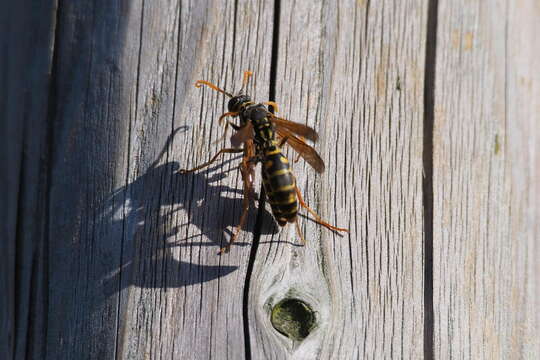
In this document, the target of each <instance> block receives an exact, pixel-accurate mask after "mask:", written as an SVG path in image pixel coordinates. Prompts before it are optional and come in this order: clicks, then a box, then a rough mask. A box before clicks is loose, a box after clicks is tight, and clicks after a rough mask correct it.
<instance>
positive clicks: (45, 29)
mask: <svg viewBox="0 0 540 360" xmlns="http://www.w3.org/2000/svg"><path fill="white" fill-rule="evenodd" d="M55 7H56V2H55V1H51V2H47V3H45V2H44V3H40V4H37V3H31V2H29V1H19V2H16V3H10V2H6V3H3V4H2V5H0V44H1V45H0V47H1V49H2V50H1V53H2V56H0V114H1V115H0V118H1V119H0V136H2V141H0V189H2V191H1V192H0V204H2V206H0V218H1V219H2V221H1V222H0V234H1V238H0V239H1V240H0V254H2V262H1V264H0V294H1V296H0V354H2V358H5V359H24V358H31V357H35V358H40V355H41V354H42V352H41V351H42V344H43V339H42V336H41V334H42V329H43V321H44V319H45V317H46V308H45V306H44V302H43V286H42V285H43V281H42V279H43V277H44V274H45V271H44V270H45V267H44V261H45V259H44V253H45V251H44V249H45V248H44V239H43V224H44V216H43V215H44V199H45V186H44V180H45V179H46V167H45V164H46V161H47V160H46V156H44V154H46V153H47V143H46V138H47V134H48V124H47V122H46V121H45V119H46V118H47V105H48V101H49V85H50V83H49V82H50V71H51V67H52V44H53V42H54V24H55V19H54V15H55Z"/></svg>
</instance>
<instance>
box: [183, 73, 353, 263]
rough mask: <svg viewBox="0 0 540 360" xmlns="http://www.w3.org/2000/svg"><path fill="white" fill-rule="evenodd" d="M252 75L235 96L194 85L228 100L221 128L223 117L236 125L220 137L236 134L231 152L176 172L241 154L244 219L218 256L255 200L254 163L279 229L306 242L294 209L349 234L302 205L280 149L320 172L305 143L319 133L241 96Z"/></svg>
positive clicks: (270, 103)
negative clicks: (291, 230)
mask: <svg viewBox="0 0 540 360" xmlns="http://www.w3.org/2000/svg"><path fill="white" fill-rule="evenodd" d="M252 74H253V73H252V72H251V71H245V72H244V77H243V81H242V87H241V89H240V90H239V91H238V93H237V94H236V95H233V94H231V93H229V92H227V91H225V90H222V89H220V88H219V87H217V86H216V85H214V84H212V83H210V82H208V81H205V80H198V81H197V82H195V87H197V88H199V87H201V86H203V85H206V86H208V87H210V88H211V89H213V90H216V91H218V92H220V93H222V94H223V95H225V96H227V97H229V98H230V100H229V103H228V105H227V107H228V112H226V113H224V114H223V115H221V117H220V118H219V124H222V123H223V121H224V120H225V119H226V118H227V117H233V118H236V117H238V118H239V120H240V124H235V123H233V122H231V121H228V120H227V122H226V124H225V131H224V134H223V137H226V134H227V129H228V126H231V127H232V128H233V129H234V130H235V131H236V132H235V134H234V135H232V137H231V138H230V141H231V145H232V148H223V149H221V150H220V151H219V152H218V153H217V154H216V155H214V156H213V157H212V158H211V159H210V160H209V161H207V162H206V163H204V164H202V165H200V166H197V167H195V168H193V169H190V170H186V169H182V170H180V172H181V173H183V174H186V173H190V172H193V171H197V170H200V169H203V168H205V167H207V166H209V165H210V164H212V163H213V162H215V161H216V160H217V159H218V158H219V156H220V155H222V154H226V153H243V157H242V162H241V164H240V172H241V174H242V181H243V184H244V189H243V194H244V198H243V201H242V215H241V216H240V221H239V224H238V226H237V227H236V231H235V232H234V233H233V235H232V237H231V239H230V241H229V243H228V244H227V246H225V247H223V248H222V249H221V250H220V253H223V252H228V251H229V249H230V247H231V245H232V244H233V242H234V241H235V240H236V238H237V237H238V234H239V233H240V231H241V230H242V228H243V226H244V224H245V222H246V218H247V214H248V211H249V206H250V203H251V202H252V200H253V197H254V191H253V182H254V175H255V167H256V165H257V164H258V163H262V180H263V186H264V190H265V193H266V196H267V199H268V202H269V203H270V206H271V208H272V214H273V216H274V218H275V219H276V221H277V223H278V224H279V225H280V226H285V225H286V224H287V223H295V225H296V231H297V233H298V236H299V237H300V239H301V241H302V243H305V240H304V237H303V235H302V232H301V231H300V226H299V225H298V205H300V206H302V207H303V208H305V209H306V210H307V211H308V212H309V213H310V214H311V215H312V216H313V217H314V218H315V221H316V222H317V223H318V224H320V225H322V226H324V227H326V228H328V229H330V230H332V231H343V232H348V230H347V229H343V228H339V227H336V226H332V225H330V224H328V223H327V222H325V221H323V220H321V218H320V217H319V215H317V213H316V212H315V211H313V210H312V209H311V208H310V207H309V206H308V205H307V204H306V203H305V202H304V200H303V198H302V195H301V193H300V190H299V189H298V186H297V184H296V179H295V177H294V175H293V173H292V171H291V167H290V164H289V161H288V160H287V158H286V157H285V156H284V155H283V152H282V150H281V148H282V147H283V146H284V145H285V144H287V145H290V146H291V147H292V148H293V149H294V150H295V151H296V152H297V153H298V155H299V157H302V158H303V159H304V160H305V161H307V163H308V164H310V165H311V166H312V167H313V168H314V169H315V171H316V172H318V173H322V172H324V169H325V165H324V161H323V160H322V159H321V157H320V156H319V154H318V153H317V152H316V151H315V149H313V148H312V147H311V146H309V145H308V144H307V143H306V142H305V140H306V139H308V140H311V141H313V142H315V141H317V140H318V137H319V136H318V134H317V132H316V131H315V130H314V129H312V128H310V127H309V126H306V125H303V124H299V123H296V122H293V121H289V120H287V119H284V118H280V117H277V116H275V115H274V114H273V113H272V112H270V111H269V110H268V108H267V106H272V107H273V108H274V109H277V104H276V103H275V102H273V101H267V102H263V103H258V104H256V103H255V102H254V101H252V99H251V97H250V96H249V95H246V94H244V89H245V87H246V85H247V83H248V81H249V78H250V77H251V76H252ZM223 137H222V138H223Z"/></svg>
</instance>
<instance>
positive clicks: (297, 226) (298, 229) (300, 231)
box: [294, 217, 306, 245]
mask: <svg viewBox="0 0 540 360" xmlns="http://www.w3.org/2000/svg"><path fill="white" fill-rule="evenodd" d="M294 224H295V225H296V233H297V234H298V237H300V240H301V241H302V245H306V239H304V235H302V230H300V225H299V224H298V217H297V218H296V220H295V221H294Z"/></svg>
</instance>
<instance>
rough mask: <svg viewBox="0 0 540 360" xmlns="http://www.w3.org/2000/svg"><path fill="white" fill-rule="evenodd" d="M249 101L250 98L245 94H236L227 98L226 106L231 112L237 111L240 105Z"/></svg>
mask: <svg viewBox="0 0 540 360" xmlns="http://www.w3.org/2000/svg"><path fill="white" fill-rule="evenodd" d="M247 102H251V98H250V97H249V96H247V95H236V96H235V97H233V98H232V99H231V100H229V104H228V105H227V107H228V108H229V111H231V112H238V111H240V110H241V108H242V105H243V104H245V103H247Z"/></svg>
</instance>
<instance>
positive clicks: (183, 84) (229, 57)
mask: <svg viewBox="0 0 540 360" xmlns="http://www.w3.org/2000/svg"><path fill="white" fill-rule="evenodd" d="M268 14H272V8H271V7H269V6H268V5H267V4H265V3H263V2H256V1H240V2H238V3H237V4H235V3H233V2H226V3H225V2H219V1H216V2H196V3H191V2H182V3H180V2H165V1H158V2H156V1H152V2H150V1H143V2H140V1H137V2H129V3H124V2H111V3H108V4H107V5H99V4H91V3H88V4H82V3H77V4H75V3H66V4H63V6H62V8H61V10H60V12H59V20H58V28H59V29H60V30H59V31H61V33H60V34H59V35H58V44H57V45H56V48H57V53H56V55H55V56H56V61H57V66H56V68H55V69H56V72H55V73H54V74H53V75H54V76H55V81H56V89H55V91H56V96H57V101H56V103H55V108H54V110H53V111H54V118H53V119H52V121H53V122H54V130H53V140H54V142H53V154H52V156H53V160H52V169H51V179H50V182H51V186H50V203H49V209H50V219H49V246H50V258H49V273H50V278H49V313H50V314H51V316H50V317H49V323H48V327H47V336H48V339H47V355H48V357H49V358H81V357H90V358H99V359H104V358H114V357H118V358H141V359H146V358H149V357H150V358H154V357H167V358H208V357H210V356H212V354H222V355H219V356H228V357H230V358H242V357H243V356H244V338H243V332H242V331H237V330H235V329H238V330H241V329H242V328H243V321H242V291H241V290H242V286H243V281H244V278H245V269H246V266H247V263H248V259H247V256H248V254H249V247H248V246H243V247H242V246H239V247H235V249H234V251H233V252H232V253H231V254H230V255H228V256H223V257H219V256H217V251H218V249H219V246H220V244H221V242H222V241H224V240H226V236H224V232H223V231H222V229H226V228H228V229H229V230H230V228H231V227H232V225H235V224H236V222H237V220H238V217H239V214H240V202H241V200H240V197H239V195H238V194H237V191H238V190H237V189H241V183H240V181H239V178H238V175H237V171H236V170H235V167H236V163H235V162H225V163H221V165H218V166H216V167H213V168H212V169H211V170H208V171H206V172H200V173H197V174H193V175H188V176H181V175H179V174H178V172H177V170H178V169H179V168H181V167H192V166H194V165H196V164H198V163H201V162H203V161H206V160H207V159H208V158H209V156H210V155H211V154H212V153H214V152H216V151H217V150H218V148H219V147H220V146H221V145H222V144H215V145H211V143H212V142H214V141H215V140H217V139H218V138H219V137H220V135H221V131H220V129H219V127H218V126H217V121H216V120H217V118H218V116H219V115H220V114H221V113H222V112H223V110H224V109H225V107H224V105H225V104H226V99H225V98H224V97H223V96H222V95H220V94H218V93H217V92H214V91H211V90H210V89H204V90H200V89H196V88H195V87H194V86H193V84H194V82H195V80H197V79H198V78H200V77H202V78H204V79H206V80H210V81H213V82H215V83H217V84H219V85H221V86H223V87H225V88H228V89H231V90H232V89H234V88H237V86H238V85H239V81H240V79H241V74H242V73H241V72H242V70H244V69H248V68H249V69H251V70H253V71H255V73H256V74H257V77H256V79H255V81H254V85H255V87H256V86H257V84H261V86H260V88H258V90H257V91H254V94H255V95H260V96H261V97H265V95H266V94H267V92H268V83H269V80H268V78H269V74H270V71H269V66H270V64H269V61H270V59H271V54H270V50H271V49H270V48H271V42H269V41H266V39H267V38H266V34H268V33H271V22H272V17H271V16H268ZM237 19H241V21H238V20H237ZM218 164H219V163H218ZM227 175H229V176H227ZM250 226H251V227H249V226H248V232H247V235H246V236H245V237H244V239H243V241H249V240H250V239H251V238H250V231H252V227H253V226H252V224H251V225H250ZM249 229H251V230H249ZM245 245H247V244H245ZM215 356H218V355H215Z"/></svg>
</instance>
